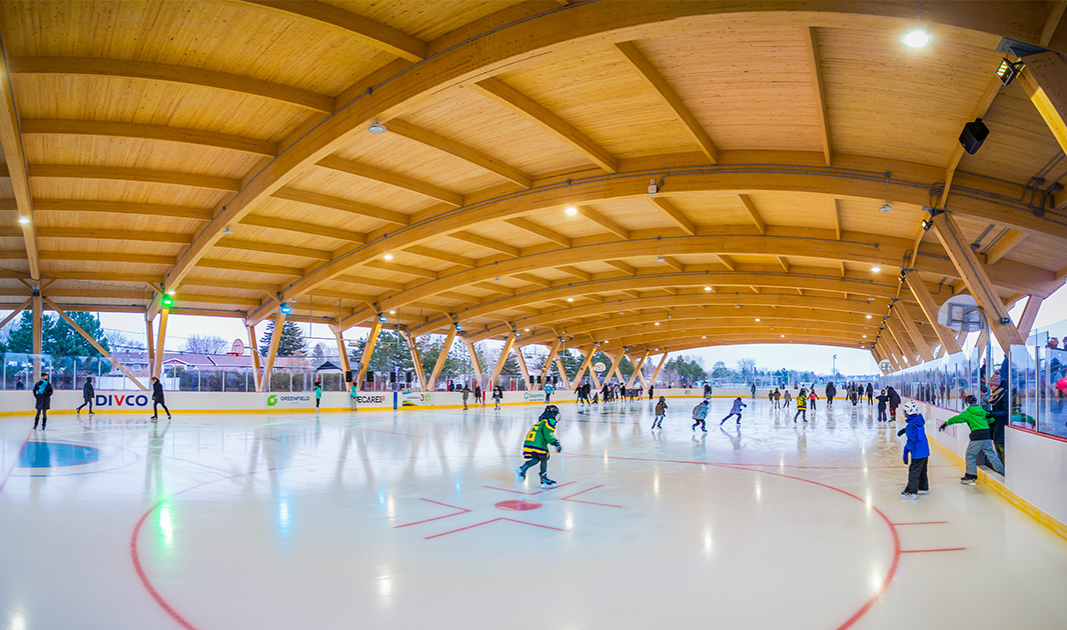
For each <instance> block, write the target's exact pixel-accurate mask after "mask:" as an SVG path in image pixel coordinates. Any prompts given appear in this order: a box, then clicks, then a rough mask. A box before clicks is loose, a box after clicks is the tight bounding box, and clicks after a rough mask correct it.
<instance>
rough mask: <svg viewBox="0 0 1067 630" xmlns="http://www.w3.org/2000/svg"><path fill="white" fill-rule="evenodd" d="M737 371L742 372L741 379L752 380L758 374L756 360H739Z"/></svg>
mask: <svg viewBox="0 0 1067 630" xmlns="http://www.w3.org/2000/svg"><path fill="white" fill-rule="evenodd" d="M737 369H738V370H739V371H740V372H741V378H743V379H750V378H752V376H753V375H754V374H755V373H756V360H755V359H750V358H748V357H744V358H742V359H738V360H737Z"/></svg>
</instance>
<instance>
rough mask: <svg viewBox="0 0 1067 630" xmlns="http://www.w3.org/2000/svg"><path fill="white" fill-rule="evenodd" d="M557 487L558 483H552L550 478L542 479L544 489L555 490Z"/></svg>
mask: <svg viewBox="0 0 1067 630" xmlns="http://www.w3.org/2000/svg"><path fill="white" fill-rule="evenodd" d="M556 485H557V484H556V482H555V481H552V480H551V479H549V478H548V477H541V487H542V488H555V487H556Z"/></svg>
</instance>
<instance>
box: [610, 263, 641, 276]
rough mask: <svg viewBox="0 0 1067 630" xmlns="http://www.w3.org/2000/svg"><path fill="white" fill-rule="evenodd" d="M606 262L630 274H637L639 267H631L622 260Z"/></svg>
mask: <svg viewBox="0 0 1067 630" xmlns="http://www.w3.org/2000/svg"><path fill="white" fill-rule="evenodd" d="M604 263H605V264H608V265H611V266H612V267H614V268H616V269H618V270H619V271H621V272H623V273H625V274H626V275H628V276H635V275H637V269H635V268H633V267H631V266H630V265H628V264H626V263H624V262H623V261H621V260H605V261H604Z"/></svg>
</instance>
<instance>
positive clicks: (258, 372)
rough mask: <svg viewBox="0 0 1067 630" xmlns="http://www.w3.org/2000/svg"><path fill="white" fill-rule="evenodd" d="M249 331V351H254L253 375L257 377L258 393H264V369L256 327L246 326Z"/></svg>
mask: <svg viewBox="0 0 1067 630" xmlns="http://www.w3.org/2000/svg"><path fill="white" fill-rule="evenodd" d="M245 329H246V330H247V331H248V343H249V344H250V345H249V346H248V349H249V350H251V351H252V375H253V376H254V377H255V382H256V391H257V392H261V391H263V372H262V370H263V368H262V367H261V366H260V364H259V346H257V345H256V327H255V326H248V325H245Z"/></svg>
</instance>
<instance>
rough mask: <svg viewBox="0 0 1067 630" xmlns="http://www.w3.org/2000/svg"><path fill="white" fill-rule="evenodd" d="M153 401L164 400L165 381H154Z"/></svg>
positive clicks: (159, 401)
mask: <svg viewBox="0 0 1067 630" xmlns="http://www.w3.org/2000/svg"><path fill="white" fill-rule="evenodd" d="M152 402H157V403H161V402H163V383H160V382H159V381H156V382H155V383H152Z"/></svg>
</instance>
